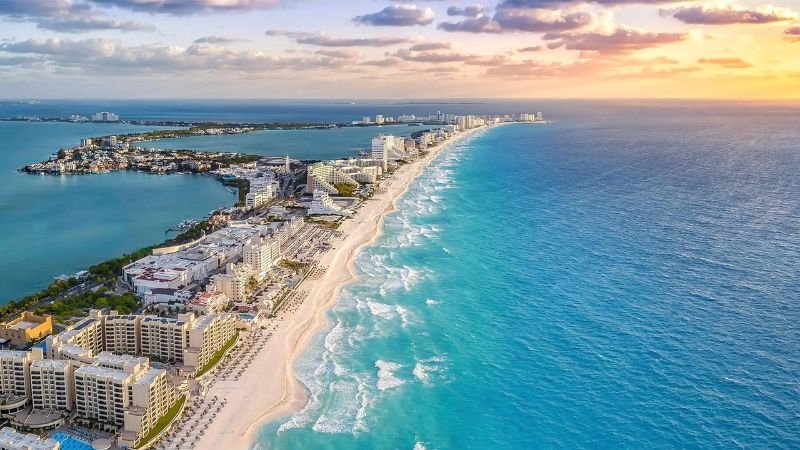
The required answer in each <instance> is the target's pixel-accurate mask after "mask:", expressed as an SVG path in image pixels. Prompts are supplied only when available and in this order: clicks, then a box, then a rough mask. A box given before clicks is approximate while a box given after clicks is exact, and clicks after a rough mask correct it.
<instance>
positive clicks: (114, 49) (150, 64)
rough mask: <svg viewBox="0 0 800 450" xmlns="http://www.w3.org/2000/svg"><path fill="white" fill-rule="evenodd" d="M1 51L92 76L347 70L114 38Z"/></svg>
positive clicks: (7, 46)
mask: <svg viewBox="0 0 800 450" xmlns="http://www.w3.org/2000/svg"><path fill="white" fill-rule="evenodd" d="M0 51H3V52H6V53H13V54H20V55H29V56H33V57H39V58H41V60H42V62H44V63H47V64H48V65H49V67H51V68H53V69H71V70H73V71H78V72H82V73H89V74H94V75H96V74H98V73H100V74H107V75H123V76H135V75H151V74H157V75H162V74H165V73H186V72H192V71H198V72H205V73H213V72H226V73H231V72H234V73H248V74H259V73H263V71H265V70H272V71H281V70H289V71H309V70H314V69H324V70H325V71H326V72H329V71H330V70H337V71H340V70H344V69H347V67H348V64H349V62H348V61H347V60H345V59H342V58H339V57H331V56H329V55H313V56H302V57H282V56H271V55H266V54H264V53H262V52H259V51H250V50H248V51H236V50H230V49H227V48H225V47H222V46H218V45H211V44H195V45H192V46H189V47H186V48H184V47H177V46H166V45H139V46H126V45H124V44H123V43H122V42H121V41H119V40H116V39H84V40H70V39H28V40H25V41H19V42H5V43H2V44H0Z"/></svg>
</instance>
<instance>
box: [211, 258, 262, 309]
mask: <svg viewBox="0 0 800 450" xmlns="http://www.w3.org/2000/svg"><path fill="white" fill-rule="evenodd" d="M255 275H256V274H255V273H254V272H253V268H252V266H250V265H249V264H228V268H227V270H226V271H225V273H221V274H217V275H214V276H213V277H211V282H212V283H213V284H214V286H215V287H216V290H218V291H220V292H222V293H223V294H225V295H226V296H227V297H228V298H229V299H231V301H234V302H243V301H246V300H247V299H248V298H249V292H248V289H247V283H248V282H249V281H250V278H255Z"/></svg>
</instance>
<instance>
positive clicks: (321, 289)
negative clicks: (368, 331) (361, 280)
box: [196, 127, 489, 448]
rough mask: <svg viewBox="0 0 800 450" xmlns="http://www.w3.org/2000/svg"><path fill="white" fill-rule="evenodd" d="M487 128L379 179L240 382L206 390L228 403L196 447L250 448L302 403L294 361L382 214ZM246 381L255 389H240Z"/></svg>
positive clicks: (379, 226) (349, 277)
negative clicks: (446, 153)
mask: <svg viewBox="0 0 800 450" xmlns="http://www.w3.org/2000/svg"><path fill="white" fill-rule="evenodd" d="M487 128H489V127H485V128H477V129H473V130H470V131H467V132H464V133H462V134H460V135H458V136H456V137H455V138H453V139H452V140H451V141H449V142H446V143H444V144H442V145H441V146H439V147H436V148H435V149H434V150H432V151H431V152H430V153H429V154H428V155H426V156H425V157H424V158H423V159H420V160H417V161H414V162H413V163H411V164H409V165H407V166H403V167H402V168H400V169H398V171H397V172H395V174H394V175H393V176H392V177H391V178H390V179H389V180H388V181H386V182H385V183H384V184H383V186H382V188H383V189H384V191H383V192H382V193H380V194H377V195H375V196H374V197H373V198H372V199H370V200H368V201H367V202H365V204H364V205H363V206H362V207H361V208H360V209H359V210H358V212H357V214H356V215H355V216H354V217H353V218H351V219H349V220H348V221H346V222H345V223H344V224H343V225H342V228H341V231H342V232H343V234H344V236H345V237H344V239H343V240H342V241H337V242H336V243H335V244H334V247H333V249H332V251H329V252H328V253H326V254H325V255H323V257H322V258H320V261H319V265H320V266H322V267H328V268H329V269H328V270H327V271H326V272H325V273H324V275H323V276H321V277H320V278H319V279H316V280H306V281H305V282H304V283H303V284H302V285H301V286H299V288H298V290H300V291H304V292H307V296H306V298H305V300H304V301H303V303H302V304H301V305H300V306H299V307H298V308H297V310H295V311H291V312H289V311H282V312H281V313H280V314H279V315H278V317H277V318H275V319H273V320H272V321H271V322H270V324H269V330H268V331H269V332H272V334H273V336H272V338H271V339H270V340H269V341H267V343H266V344H265V345H264V347H263V348H261V349H260V350H259V352H258V354H257V356H256V357H255V359H254V360H253V364H252V365H251V367H249V368H248V369H247V370H246V371H245V372H244V373H243V374H242V376H241V379H239V380H238V381H228V380H219V381H217V382H216V383H215V384H214V385H213V386H211V387H210V388H209V390H208V393H207V394H206V395H212V396H213V395H216V396H219V397H221V398H225V399H227V400H228V403H229V404H231V406H229V407H227V408H223V409H222V410H221V411H220V412H219V413H218V415H217V417H215V419H214V421H213V423H212V425H211V427H210V428H208V429H207V430H206V432H205V433H204V434H203V436H202V438H201V439H200V440H199V441H198V442H197V443H196V446H197V448H216V447H221V448H251V447H252V446H253V445H254V442H253V440H254V437H255V434H256V432H257V431H258V429H259V428H260V427H261V426H262V425H263V424H265V423H267V422H270V421H272V420H275V419H277V418H280V417H284V416H287V415H290V414H292V413H294V412H295V411H298V410H300V409H301V408H303V406H304V405H305V403H306V401H307V395H306V391H305V387H304V386H303V385H302V383H301V382H300V381H299V380H298V379H297V377H296V376H295V373H294V365H295V362H296V361H297V358H298V357H299V356H300V355H301V354H302V353H303V352H304V351H305V349H306V347H307V346H308V344H309V342H310V341H311V339H312V338H313V337H314V336H315V335H316V334H317V333H319V332H320V331H321V330H323V329H324V328H325V326H326V325H327V324H328V317H327V311H328V310H329V309H330V308H332V307H333V306H334V305H336V303H337V301H338V297H339V292H340V291H341V289H342V288H344V287H345V286H346V285H347V284H349V283H350V282H352V281H353V280H354V279H355V278H356V275H355V271H354V268H353V265H354V261H355V258H356V257H357V256H358V254H359V253H360V251H361V249H362V248H364V247H365V246H366V245H369V244H371V243H372V242H374V241H375V240H376V239H377V238H378V237H379V236H380V235H381V233H382V232H383V222H384V219H385V217H386V215H387V214H388V213H390V212H392V211H394V210H395V208H396V206H395V205H396V201H397V199H398V198H399V197H400V196H401V195H403V194H404V193H405V192H406V191H407V190H408V188H409V186H410V185H411V182H412V181H413V180H414V179H416V178H417V176H418V175H419V174H420V173H421V172H422V170H423V169H424V168H425V167H427V166H428V165H429V163H430V162H431V161H432V160H433V159H434V158H435V157H436V156H437V155H438V154H439V153H440V152H442V151H443V150H445V149H447V148H448V147H449V146H451V145H454V144H456V143H458V142H461V141H463V140H465V139H468V138H470V137H472V136H473V135H475V134H476V133H477V132H479V131H481V130H485V129H487ZM277 380H280V381H277ZM265 381H267V384H266V385H264V382H265ZM244 386H258V388H254V389H253V388H251V389H243V387H244ZM233 405H235V409H234V406H233Z"/></svg>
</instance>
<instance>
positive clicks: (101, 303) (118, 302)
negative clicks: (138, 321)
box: [35, 287, 139, 322]
mask: <svg viewBox="0 0 800 450" xmlns="http://www.w3.org/2000/svg"><path fill="white" fill-rule="evenodd" d="M138 307H139V299H138V298H137V297H136V295H135V294H133V293H132V292H126V293H124V294H122V295H116V294H112V293H109V292H108V290H107V289H106V288H104V287H101V288H100V289H98V290H97V292H94V291H89V292H84V293H81V294H78V295H71V296H69V297H65V298H62V299H59V300H55V301H53V302H52V303H50V304H46V305H43V306H40V307H38V308H36V311H35V312H36V314H51V315H52V316H53V317H55V319H56V320H57V321H60V322H63V321H65V320H67V319H69V318H71V317H75V316H82V315H83V314H84V311H85V310H87V309H91V308H97V309H102V308H110V309H113V310H116V311H119V312H120V314H130V313H132V312H134V311H136V308H138Z"/></svg>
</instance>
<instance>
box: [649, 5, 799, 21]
mask: <svg viewBox="0 0 800 450" xmlns="http://www.w3.org/2000/svg"><path fill="white" fill-rule="evenodd" d="M661 14H662V15H672V17H674V18H676V19H678V20H680V21H681V22H683V23H688V24H693V25H730V24H735V23H743V24H762V23H772V22H783V21H787V20H795V19H797V18H798V17H799V16H798V14H797V13H796V12H794V11H792V10H790V9H788V8H780V7H776V6H762V7H760V8H756V9H748V8H745V7H742V6H737V5H725V6H709V5H690V6H681V7H679V8H676V9H673V10H661Z"/></svg>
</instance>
